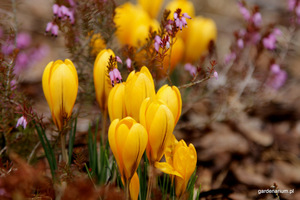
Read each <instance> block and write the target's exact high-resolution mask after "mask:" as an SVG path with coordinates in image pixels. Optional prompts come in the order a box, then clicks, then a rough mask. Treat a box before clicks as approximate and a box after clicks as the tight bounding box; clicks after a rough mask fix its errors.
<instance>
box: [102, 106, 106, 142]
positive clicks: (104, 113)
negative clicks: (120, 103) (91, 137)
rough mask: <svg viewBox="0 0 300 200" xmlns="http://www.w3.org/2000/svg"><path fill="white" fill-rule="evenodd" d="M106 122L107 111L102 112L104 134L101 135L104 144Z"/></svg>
mask: <svg viewBox="0 0 300 200" xmlns="http://www.w3.org/2000/svg"><path fill="white" fill-rule="evenodd" d="M106 120H107V109H104V111H103V112H102V134H101V140H102V142H103V144H105V143H104V136H105V131H106V130H105V129H106Z"/></svg>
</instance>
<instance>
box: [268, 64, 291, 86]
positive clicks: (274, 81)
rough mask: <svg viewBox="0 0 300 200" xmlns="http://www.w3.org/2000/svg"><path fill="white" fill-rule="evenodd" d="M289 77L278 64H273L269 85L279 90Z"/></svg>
mask: <svg viewBox="0 0 300 200" xmlns="http://www.w3.org/2000/svg"><path fill="white" fill-rule="evenodd" d="M286 79H287V73H286V72H285V71H284V70H282V69H280V66H279V65H278V64H275V63H274V64H272V65H271V67H270V74H269V77H268V79H267V82H266V83H267V85H268V86H269V87H271V88H273V89H274V90H278V89H279V88H281V87H282V86H283V85H284V83H285V82H286Z"/></svg>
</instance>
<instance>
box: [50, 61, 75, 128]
mask: <svg viewBox="0 0 300 200" xmlns="http://www.w3.org/2000/svg"><path fill="white" fill-rule="evenodd" d="M73 68H74V69H75V67H74V66H73V64H72V65H71V66H70V64H69V65H66V64H65V63H63V62H62V61H60V60H59V61H56V62H55V63H54V64H53V67H52V71H51V74H50V79H49V89H50V97H51V99H52V116H53V120H54V122H55V124H56V125H57V127H58V128H59V129H60V130H61V129H62V126H63V119H64V118H66V117H69V116H70V115H71V113H72V109H73V106H74V104H75V101H76V97H77V91H78V77H77V73H76V70H75V72H74V69H73Z"/></svg>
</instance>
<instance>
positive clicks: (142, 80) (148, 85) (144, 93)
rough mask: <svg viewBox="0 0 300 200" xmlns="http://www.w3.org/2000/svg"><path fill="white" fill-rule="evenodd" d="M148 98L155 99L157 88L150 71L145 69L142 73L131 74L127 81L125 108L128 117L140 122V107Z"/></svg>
mask: <svg viewBox="0 0 300 200" xmlns="http://www.w3.org/2000/svg"><path fill="white" fill-rule="evenodd" d="M149 77H150V78H149ZM147 97H150V98H154V97H155V88H154V82H153V79H152V76H151V74H150V72H149V70H148V69H147V68H146V67H143V68H142V69H141V71H140V72H137V73H134V74H132V75H131V74H130V75H129V78H128V79H127V81H126V87H125V106H126V111H127V115H129V116H131V117H132V118H134V119H135V120H136V121H139V113H140V106H141V104H142V102H143V101H144V99H145V98H147Z"/></svg>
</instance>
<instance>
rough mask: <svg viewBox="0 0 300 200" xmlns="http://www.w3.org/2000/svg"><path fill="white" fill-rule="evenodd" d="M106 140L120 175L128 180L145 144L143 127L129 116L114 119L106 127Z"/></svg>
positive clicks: (139, 159) (146, 139)
mask: <svg viewBox="0 0 300 200" xmlns="http://www.w3.org/2000/svg"><path fill="white" fill-rule="evenodd" d="M108 141H109V145H110V148H111V150H112V152H113V154H114V157H115V159H116V161H117V164H118V167H119V171H120V175H121V177H122V178H123V180H124V181H130V180H131V178H132V177H133V175H134V173H135V172H136V170H137V167H138V166H139V163H140V161H141V158H142V156H143V153H144V151H145V149H146V146H147V142H148V137H147V132H146V130H145V128H144V127H143V126H142V125H141V124H139V123H137V122H136V121H135V120H134V119H132V118H131V117H126V118H124V119H122V120H119V119H115V120H114V121H112V122H111V124H110V126H109V129H108Z"/></svg>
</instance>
